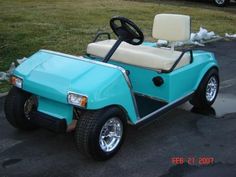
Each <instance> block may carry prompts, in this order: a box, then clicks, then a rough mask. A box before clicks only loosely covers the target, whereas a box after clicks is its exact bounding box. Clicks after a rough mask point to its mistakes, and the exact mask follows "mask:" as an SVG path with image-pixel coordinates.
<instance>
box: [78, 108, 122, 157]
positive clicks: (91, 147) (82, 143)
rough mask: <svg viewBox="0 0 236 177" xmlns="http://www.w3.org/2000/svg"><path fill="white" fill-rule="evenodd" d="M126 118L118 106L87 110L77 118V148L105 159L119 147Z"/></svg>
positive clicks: (83, 152)
mask: <svg viewBox="0 0 236 177" xmlns="http://www.w3.org/2000/svg"><path fill="white" fill-rule="evenodd" d="M125 130H126V119H125V116H124V113H123V111H121V110H120V109H119V108H118V107H108V108H105V109H102V110H97V111H88V112H86V113H84V114H83V115H82V116H81V117H80V118H79V120H78V124H77V128H76V132H75V141H76V145H77V147H78V150H79V151H80V152H81V153H82V154H85V155H86V156H88V157H92V158H93V159H95V160H107V159H109V158H111V157H112V156H113V155H115V154H116V153H117V151H118V150H119V149H120V147H121V145H122V143H123V141H124V137H125Z"/></svg>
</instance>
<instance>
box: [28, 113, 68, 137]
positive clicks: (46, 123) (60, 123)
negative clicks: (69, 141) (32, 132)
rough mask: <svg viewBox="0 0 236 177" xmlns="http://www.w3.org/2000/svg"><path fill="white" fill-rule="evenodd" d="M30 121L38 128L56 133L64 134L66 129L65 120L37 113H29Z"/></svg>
mask: <svg viewBox="0 0 236 177" xmlns="http://www.w3.org/2000/svg"><path fill="white" fill-rule="evenodd" d="M30 121H32V122H33V123H34V124H36V125H38V126H40V127H43V128H46V129H48V130H51V131H54V132H57V133H64V132H66V129H67V123H66V119H58V118H56V117H53V116H50V115H47V114H45V113H42V112H38V111H33V112H31V113H30Z"/></svg>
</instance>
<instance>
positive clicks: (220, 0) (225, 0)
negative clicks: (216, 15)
mask: <svg viewBox="0 0 236 177" xmlns="http://www.w3.org/2000/svg"><path fill="white" fill-rule="evenodd" d="M213 2H214V3H215V5H216V6H218V7H224V6H226V5H227V4H229V0H213Z"/></svg>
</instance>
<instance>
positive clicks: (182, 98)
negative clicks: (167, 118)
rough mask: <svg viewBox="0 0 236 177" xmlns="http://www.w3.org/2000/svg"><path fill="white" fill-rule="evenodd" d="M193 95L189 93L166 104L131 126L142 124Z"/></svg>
mask: <svg viewBox="0 0 236 177" xmlns="http://www.w3.org/2000/svg"><path fill="white" fill-rule="evenodd" d="M193 93H194V92H191V93H190V94H188V95H187V96H183V97H181V98H179V99H177V100H176V101H174V102H172V103H170V104H167V105H165V106H163V107H162V108H160V109H157V110H156V111H154V112H152V113H150V114H148V115H146V116H144V117H143V118H141V119H139V120H138V121H137V122H135V123H134V124H133V125H137V124H139V123H140V122H143V121H145V120H147V119H148V118H150V117H151V116H153V115H155V114H157V113H158V112H161V111H163V110H164V109H166V108H168V107H170V106H172V105H174V104H176V103H178V102H180V101H181V100H184V99H185V98H187V97H189V96H191V95H192V94H193Z"/></svg>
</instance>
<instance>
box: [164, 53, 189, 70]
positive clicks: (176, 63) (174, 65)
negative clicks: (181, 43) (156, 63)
mask: <svg viewBox="0 0 236 177" xmlns="http://www.w3.org/2000/svg"><path fill="white" fill-rule="evenodd" d="M187 52H189V53H190V63H192V62H193V51H192V49H186V50H183V51H182V53H181V54H180V56H179V58H178V59H177V60H176V61H175V63H174V64H173V66H172V67H171V68H170V69H169V70H161V72H162V73H170V72H172V71H173V70H174V69H175V67H176V66H177V65H178V63H179V62H180V60H181V59H182V58H183V56H184V54H185V53H187Z"/></svg>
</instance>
